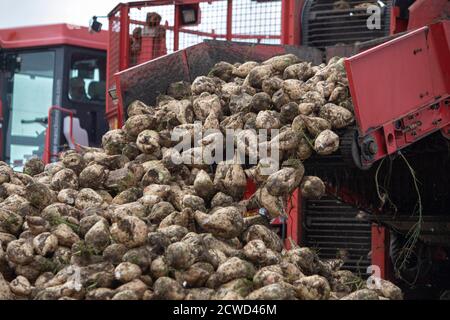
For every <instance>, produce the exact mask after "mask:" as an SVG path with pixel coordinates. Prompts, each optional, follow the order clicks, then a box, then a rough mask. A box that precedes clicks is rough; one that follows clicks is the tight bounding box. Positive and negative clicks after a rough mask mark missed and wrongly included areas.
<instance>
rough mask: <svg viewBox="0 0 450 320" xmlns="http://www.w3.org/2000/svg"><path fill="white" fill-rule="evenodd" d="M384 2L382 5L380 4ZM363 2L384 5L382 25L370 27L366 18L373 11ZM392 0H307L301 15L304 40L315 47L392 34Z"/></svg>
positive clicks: (351, 42)
mask: <svg viewBox="0 0 450 320" xmlns="http://www.w3.org/2000/svg"><path fill="white" fill-rule="evenodd" d="M380 3H382V4H383V5H380ZM363 4H373V5H377V6H378V7H380V8H381V17H380V18H381V20H380V22H381V28H380V29H374V30H370V29H369V28H368V27H367V21H368V19H369V18H370V16H371V15H372V14H371V13H368V12H367V9H366V8H361V7H358V6H361V5H363ZM390 8H391V1H390V0H383V1H377V0H371V1H367V0H365V1H361V0H345V1H343V0H341V1H336V0H308V1H306V3H305V7H304V10H303V17H302V21H303V22H302V23H303V25H302V32H303V37H302V43H303V45H308V46H312V47H316V48H322V49H323V48H326V47H330V46H334V45H339V44H342V45H345V44H353V43H356V42H364V41H369V40H373V39H377V38H381V37H385V36H388V35H389V28H390Z"/></svg>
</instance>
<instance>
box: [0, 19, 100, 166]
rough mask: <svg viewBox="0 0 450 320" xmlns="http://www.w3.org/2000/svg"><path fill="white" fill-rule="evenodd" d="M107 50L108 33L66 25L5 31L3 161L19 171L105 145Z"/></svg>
mask: <svg viewBox="0 0 450 320" xmlns="http://www.w3.org/2000/svg"><path fill="white" fill-rule="evenodd" d="M106 49H107V33H106V32H102V33H95V34H90V33H89V31H88V29H87V28H83V27H78V26H71V25H67V24H60V25H50V26H39V27H26V28H15V29H4V30H0V160H2V161H4V162H6V163H8V164H10V165H11V166H13V167H15V169H16V170H20V169H21V168H22V167H23V165H24V163H25V162H26V161H27V159H29V158H31V157H35V156H37V157H40V158H43V159H44V160H45V161H46V162H51V161H54V160H55V159H56V158H57V155H58V153H59V152H61V151H63V150H65V149H74V148H75V147H76V146H77V145H82V146H98V145H100V143H101V141H100V139H101V136H102V135H103V133H104V132H106V130H107V124H106V121H105V116H104V114H105V95H106Z"/></svg>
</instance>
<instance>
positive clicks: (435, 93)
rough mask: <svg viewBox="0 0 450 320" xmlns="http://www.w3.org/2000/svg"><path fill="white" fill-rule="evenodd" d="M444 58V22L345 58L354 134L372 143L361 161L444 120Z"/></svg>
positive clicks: (448, 37) (448, 47)
mask: <svg viewBox="0 0 450 320" xmlns="http://www.w3.org/2000/svg"><path fill="white" fill-rule="evenodd" d="M448 61H450V22H449V21H445V22H440V23H437V24H434V25H431V26H427V27H423V28H420V29H418V30H415V31H413V32H410V33H408V34H406V35H403V36H400V37H398V38H396V39H393V40H391V41H389V42H386V43H384V44H382V45H380V46H377V47H375V48H372V49H369V50H367V51H364V52H362V53H360V54H357V55H355V56H353V57H351V58H348V59H346V61H345V66H346V69H347V73H348V78H349V83H350V91H351V95H352V99H353V103H354V106H355V115H356V120H357V123H358V127H359V130H360V136H361V137H368V136H371V137H372V138H373V139H374V140H375V141H376V142H377V145H378V150H377V152H376V154H374V155H373V157H372V158H371V159H363V162H365V163H372V162H375V161H376V160H378V159H381V158H383V157H384V156H386V155H388V154H392V153H394V152H396V151H398V150H399V149H402V148H404V147H406V146H408V145H410V144H411V143H413V142H415V141H417V140H419V139H420V138H423V137H424V136H426V135H428V134H430V133H433V132H435V131H438V130H440V129H442V128H444V127H446V126H447V125H449V124H450V109H449V107H448V101H449V99H450V77H449V75H450V66H449V64H448ZM361 140H363V139H361Z"/></svg>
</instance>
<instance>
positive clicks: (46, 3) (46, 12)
mask: <svg viewBox="0 0 450 320" xmlns="http://www.w3.org/2000/svg"><path fill="white" fill-rule="evenodd" d="M119 2H121V1H120V0H69V1H67V0H0V28H10V27H19V26H32V25H41V24H52V23H61V22H65V23H71V24H77V25H82V26H87V25H88V24H89V19H90V18H91V17H92V16H94V15H98V16H101V15H107V14H108V13H109V12H110V11H111V10H112V9H113V8H114V7H115V6H116V5H117V4H118V3H119ZM122 2H123V1H122ZM104 24H105V25H107V23H104Z"/></svg>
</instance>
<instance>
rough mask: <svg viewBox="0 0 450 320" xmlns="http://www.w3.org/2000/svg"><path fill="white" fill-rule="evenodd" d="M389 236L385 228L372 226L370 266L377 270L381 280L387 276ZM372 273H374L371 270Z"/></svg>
mask: <svg viewBox="0 0 450 320" xmlns="http://www.w3.org/2000/svg"><path fill="white" fill-rule="evenodd" d="M388 249H389V234H388V230H387V229H386V228H385V227H380V226H377V225H375V224H374V225H373V226H372V265H374V266H377V267H378V268H379V271H380V274H379V275H376V276H379V277H380V278H381V279H388V276H389V265H390V259H389V250H388ZM373 271H376V270H374V269H373Z"/></svg>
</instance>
